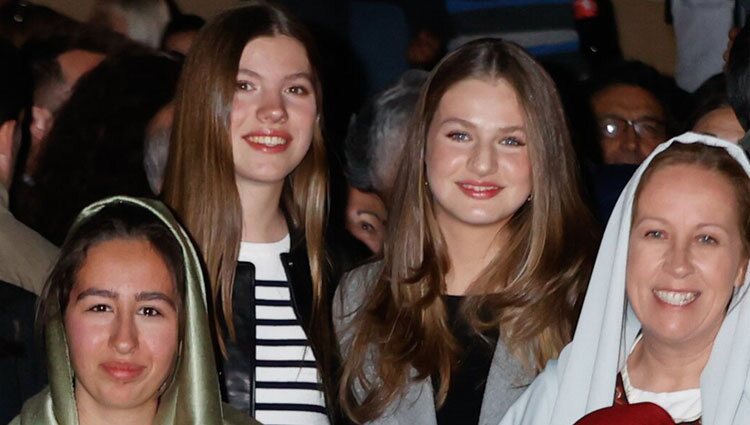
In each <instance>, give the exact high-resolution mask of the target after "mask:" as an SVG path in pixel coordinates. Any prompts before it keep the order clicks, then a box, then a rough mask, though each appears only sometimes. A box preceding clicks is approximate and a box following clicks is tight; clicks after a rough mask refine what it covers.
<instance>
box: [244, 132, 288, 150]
mask: <svg viewBox="0 0 750 425" xmlns="http://www.w3.org/2000/svg"><path fill="white" fill-rule="evenodd" d="M242 139H243V140H245V143H247V144H248V146H250V147H251V148H253V149H255V150H258V151H261V152H263V153H270V154H274V153H281V152H284V151H286V150H287V148H289V145H290V143H291V141H292V135H291V134H289V133H288V132H286V131H283V130H261V131H253V132H251V133H248V134H245V135H244V136H242Z"/></svg>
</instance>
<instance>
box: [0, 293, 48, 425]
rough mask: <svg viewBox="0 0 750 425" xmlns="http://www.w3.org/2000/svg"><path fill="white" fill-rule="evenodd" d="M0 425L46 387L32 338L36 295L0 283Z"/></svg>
mask: <svg viewBox="0 0 750 425" xmlns="http://www.w3.org/2000/svg"><path fill="white" fill-rule="evenodd" d="M0 300H3V301H2V303H0V424H6V423H8V422H10V421H11V419H13V418H14V417H15V416H16V415H18V414H19V413H20V412H21V407H22V406H23V403H24V402H25V401H26V399H28V398H29V397H31V396H33V395H34V394H36V393H38V392H39V391H41V389H42V388H44V386H45V385H46V384H47V375H46V373H45V357H44V351H43V349H42V347H41V344H39V343H41V340H40V339H37V338H36V337H35V335H34V311H35V305H36V296H35V295H34V294H32V293H31V292H29V291H26V290H24V289H22V288H19V287H17V286H15V285H12V284H10V283H6V282H2V281H0Z"/></svg>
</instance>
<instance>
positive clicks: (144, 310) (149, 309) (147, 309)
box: [138, 307, 162, 317]
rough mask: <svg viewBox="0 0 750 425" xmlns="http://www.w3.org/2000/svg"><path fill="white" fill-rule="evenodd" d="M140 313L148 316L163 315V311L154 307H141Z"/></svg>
mask: <svg viewBox="0 0 750 425" xmlns="http://www.w3.org/2000/svg"><path fill="white" fill-rule="evenodd" d="M138 314H140V315H142V316H148V317H157V316H161V315H162V314H161V312H159V310H157V309H155V308H154V307H141V308H140V309H139V310H138Z"/></svg>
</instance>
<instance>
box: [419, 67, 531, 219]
mask: <svg viewBox="0 0 750 425" xmlns="http://www.w3.org/2000/svg"><path fill="white" fill-rule="evenodd" d="M528 143H529V140H528V135H527V132H526V128H525V121H524V112H523V108H522V106H521V104H520V102H519V100H518V96H517V95H516V91H515V90H514V89H513V87H511V85H510V84H509V83H508V82H507V81H506V80H504V79H498V80H492V81H487V80H479V79H465V80H462V81H459V82H458V83H456V84H454V85H453V86H451V87H450V88H449V89H448V90H447V91H446V92H445V94H444V95H443V97H442V99H441V100H440V103H439V105H438V108H437V110H436V111H435V115H434V116H433V118H432V121H431V123H430V127H429V130H428V134H427V147H426V155H425V157H426V159H425V161H426V172H427V181H428V183H429V187H430V190H431V191H432V196H433V198H434V201H435V212H436V218H437V220H438V223H439V224H440V225H441V227H443V228H445V226H459V227H461V226H472V227H474V226H480V227H487V228H489V229H490V230H491V231H495V232H496V231H498V230H499V229H500V228H502V226H503V225H504V224H505V223H507V221H508V220H509V219H510V218H511V217H512V216H513V214H514V213H515V212H516V211H517V210H518V209H519V208H520V207H521V206H522V205H523V204H524V202H526V201H527V199H528V197H529V195H530V194H531V190H532V182H531V163H530V161H529V152H528Z"/></svg>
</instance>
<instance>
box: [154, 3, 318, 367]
mask: <svg viewBox="0 0 750 425" xmlns="http://www.w3.org/2000/svg"><path fill="white" fill-rule="evenodd" d="M276 35H286V36H289V37H292V38H294V39H296V40H298V41H299V42H300V43H302V45H303V46H305V48H306V51H307V54H308V59H309V61H310V65H311V68H312V77H313V84H314V87H315V94H316V101H317V106H318V109H317V110H318V114H319V116H318V119H317V120H316V124H315V129H314V132H313V133H314V134H313V140H312V145H311V147H310V149H309V150H308V152H307V154H306V155H305V157H304V158H303V159H302V162H301V163H300V164H299V165H298V166H297V167H296V168H295V170H294V171H293V172H292V173H291V174H290V175H289V176H287V178H286V180H285V182H284V187H283V191H282V198H281V208H282V209H283V211H284V213H285V214H286V216H287V219H288V221H289V223H290V227H291V228H290V232H293V233H295V234H300V235H303V236H304V239H305V241H306V245H307V255H308V260H309V262H310V270H311V274H312V281H313V303H312V304H313V324H312V326H311V332H312V336H311V343H312V344H313V346H314V347H315V346H316V345H317V344H322V343H323V341H327V340H328V338H332V336H331V335H330V333H331V331H330V325H324V324H325V323H328V318H329V317H330V314H329V313H328V307H327V306H326V300H325V294H326V292H325V288H324V285H325V279H324V274H325V272H324V270H325V269H326V258H325V250H324V238H323V229H324V219H325V214H326V199H327V190H328V189H327V186H328V171H327V170H328V169H327V165H326V154H325V146H324V142H323V136H322V130H321V128H320V122H321V121H322V119H321V117H320V113H321V112H320V111H321V110H322V108H321V96H322V92H321V88H320V79H319V75H318V72H317V70H318V68H317V67H316V60H315V58H316V55H315V52H314V50H313V47H312V43H311V38H310V36H309V35H308V33H307V31H306V30H305V29H304V28H303V27H302V26H301V24H299V23H298V22H297V21H295V20H294V19H292V18H291V16H290V15H288V14H287V13H286V12H285V11H284V10H283V9H281V8H279V7H278V6H275V5H271V4H269V3H266V2H250V3H249V4H248V5H247V6H243V7H240V8H236V9H232V10H229V11H227V12H224V13H223V14H221V15H219V16H217V17H216V18H215V19H214V20H212V21H211V22H210V23H209V24H208V25H206V26H205V27H204V28H203V29H202V30H201V31H200V33H199V34H198V36H197V37H196V40H195V42H194V44H193V46H192V48H191V51H190V53H189V54H188V56H187V58H186V60H185V64H184V68H183V71H182V75H181V78H180V81H179V83H178V88H177V96H176V100H175V116H174V124H173V129H172V135H171V142H170V153H169V159H168V161H167V168H166V174H165V179H164V192H163V193H164V198H165V201H166V203H167V204H168V205H169V206H170V207H171V208H172V209H174V211H175V212H176V213H177V215H178V218H179V219H180V220H181V221H182V223H183V224H184V226H185V227H186V228H187V229H188V231H189V232H190V234H191V236H192V238H193V239H194V241H195V243H196V244H197V245H198V247H199V249H200V251H201V254H202V257H203V260H204V268H205V273H206V275H207V278H208V280H209V281H210V286H211V296H212V300H213V302H214V310H215V313H216V314H214V320H215V324H216V327H217V331H219V332H217V334H218V341H219V345H220V346H221V348H222V351H223V350H224V339H223V338H224V336H223V335H222V332H221V323H225V324H226V326H227V330H228V333H229V336H230V337H232V338H233V337H234V335H235V332H234V325H233V323H232V317H233V316H232V288H233V285H234V274H235V268H236V265H237V258H238V253H239V247H240V240H241V232H242V208H241V205H240V197H239V193H238V191H237V186H236V183H235V173H234V161H233V157H232V144H231V134H230V115H231V107H232V99H233V97H234V93H235V90H236V78H237V69H238V67H239V61H240V56H241V55H242V51H243V49H244V48H245V45H246V44H247V43H248V42H250V41H251V40H253V39H255V38H257V37H263V36H276ZM277 207H278V206H276V205H269V206H268V208H277ZM316 348H317V347H316ZM324 351H330V350H324ZM324 351H321V350H316V353H324ZM319 360H323V359H319ZM321 363H322V364H325V362H323V361H321Z"/></svg>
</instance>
